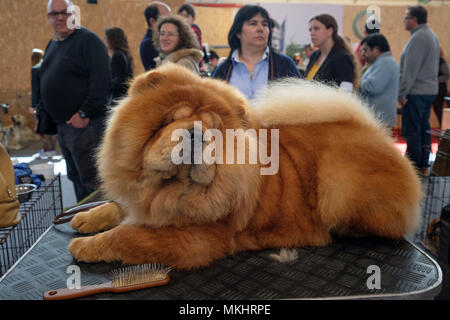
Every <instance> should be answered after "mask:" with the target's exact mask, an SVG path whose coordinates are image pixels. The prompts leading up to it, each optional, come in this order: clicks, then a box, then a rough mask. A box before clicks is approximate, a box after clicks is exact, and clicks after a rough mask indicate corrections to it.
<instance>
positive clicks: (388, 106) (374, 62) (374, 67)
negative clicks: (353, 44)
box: [359, 33, 399, 128]
mask: <svg viewBox="0 0 450 320" xmlns="http://www.w3.org/2000/svg"><path fill="white" fill-rule="evenodd" d="M390 51H391V49H390V46H389V43H388V41H387V39H386V37H385V36H383V35H382V34H380V33H374V34H371V35H369V36H367V37H365V38H364V39H363V40H362V41H361V56H362V57H363V58H364V59H365V60H366V61H367V63H368V64H369V65H370V66H369V67H368V68H367V71H366V72H365V73H364V74H363V76H362V79H361V87H360V88H359V94H360V95H361V96H362V97H363V98H364V99H365V100H366V101H367V103H368V105H369V107H370V108H371V109H372V110H373V111H374V112H375V114H376V115H377V116H378V118H379V119H380V120H381V121H382V122H383V124H384V125H385V126H386V127H388V128H393V127H395V125H396V122H397V93H398V80H399V68H398V64H397V61H395V59H394V58H393V57H392V54H391V52H390Z"/></svg>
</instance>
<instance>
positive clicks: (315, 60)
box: [306, 14, 359, 92]
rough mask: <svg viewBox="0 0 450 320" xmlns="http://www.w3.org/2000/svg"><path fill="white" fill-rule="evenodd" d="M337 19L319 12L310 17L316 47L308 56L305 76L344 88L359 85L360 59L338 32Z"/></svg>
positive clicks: (350, 89) (348, 88) (310, 31)
mask: <svg viewBox="0 0 450 320" xmlns="http://www.w3.org/2000/svg"><path fill="white" fill-rule="evenodd" d="M337 32H338V26H337V22H336V19H334V17H333V16H331V15H329V14H320V15H317V16H315V17H313V18H312V19H311V20H309V33H310V35H311V41H312V43H313V44H314V46H316V47H318V48H319V49H318V50H316V51H315V52H314V53H313V54H312V55H311V58H310V59H309V64H308V67H307V68H306V79H307V80H317V81H320V82H324V83H327V84H334V85H338V86H339V87H340V88H341V89H342V90H344V91H349V92H351V91H353V89H354V88H358V87H359V62H358V61H357V58H356V56H355V54H354V52H353V50H351V49H350V46H349V45H348V43H347V42H346V41H345V40H344V39H343V38H342V37H341V36H339V35H338V33H337Z"/></svg>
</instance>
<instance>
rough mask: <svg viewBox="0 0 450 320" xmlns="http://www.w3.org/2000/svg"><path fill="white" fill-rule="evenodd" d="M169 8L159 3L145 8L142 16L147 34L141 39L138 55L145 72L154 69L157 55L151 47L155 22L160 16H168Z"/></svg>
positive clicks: (153, 3)
mask: <svg viewBox="0 0 450 320" xmlns="http://www.w3.org/2000/svg"><path fill="white" fill-rule="evenodd" d="M170 12H171V9H170V7H169V6H168V5H167V4H165V3H163V2H160V1H153V2H152V3H150V5H149V6H148V7H147V8H145V11H144V16H145V21H146V22H147V27H148V28H147V33H146V34H145V36H144V38H142V41H141V44H140V46H139V54H140V56H141V61H142V64H143V65H144V69H145V71H149V70H151V69H154V68H155V67H156V64H155V58H156V57H157V56H158V55H159V52H158V50H156V49H155V47H154V46H153V34H152V33H153V30H152V29H153V28H154V27H155V23H156V20H158V18H159V17H160V16H166V15H168V14H170Z"/></svg>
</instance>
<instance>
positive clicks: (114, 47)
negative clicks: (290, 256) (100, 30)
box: [105, 27, 133, 104]
mask: <svg viewBox="0 0 450 320" xmlns="http://www.w3.org/2000/svg"><path fill="white" fill-rule="evenodd" d="M105 38H106V46H107V47H108V50H109V51H110V52H111V54H112V57H111V74H112V99H113V104H116V103H117V101H118V100H119V99H120V98H122V97H124V96H125V95H126V94H127V92H128V87H129V81H130V80H131V79H132V78H133V57H132V56H131V53H130V47H129V45H128V40H127V37H126V36H125V32H124V31H123V30H122V29H121V28H119V27H110V28H107V29H106V30H105Z"/></svg>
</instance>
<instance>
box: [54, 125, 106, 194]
mask: <svg viewBox="0 0 450 320" xmlns="http://www.w3.org/2000/svg"><path fill="white" fill-rule="evenodd" d="M104 119H105V118H104V117H98V118H92V119H90V120H89V123H88V125H87V126H86V127H85V128H81V129H77V128H74V127H73V126H72V125H70V124H66V123H58V141H59V146H60V148H61V152H62V154H63V156H64V159H65V160H66V166H67V177H68V178H69V179H70V180H71V181H72V182H73V185H74V189H75V194H76V197H77V202H79V201H81V200H83V199H84V198H85V197H87V196H88V195H90V194H91V193H92V192H94V191H95V190H97V188H98V177H97V166H96V161H95V152H96V149H97V146H98V145H99V143H100V141H101V138H102V136H103V132H104Z"/></svg>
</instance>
